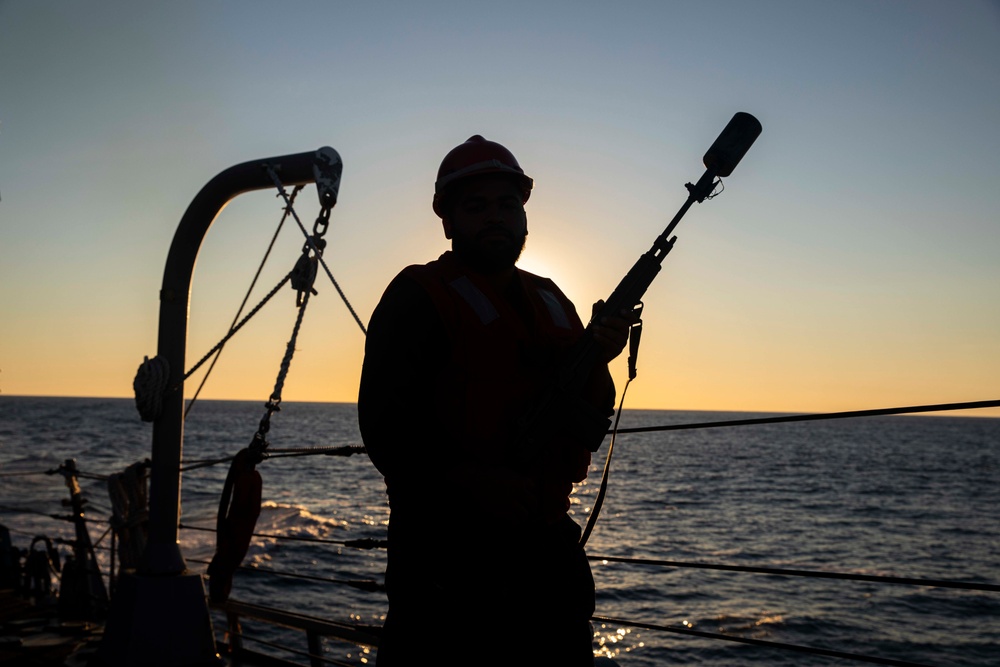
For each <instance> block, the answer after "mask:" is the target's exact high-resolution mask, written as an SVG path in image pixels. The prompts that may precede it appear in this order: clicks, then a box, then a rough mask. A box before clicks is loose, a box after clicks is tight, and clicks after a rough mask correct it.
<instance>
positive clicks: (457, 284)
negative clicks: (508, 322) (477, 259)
mask: <svg viewBox="0 0 1000 667" xmlns="http://www.w3.org/2000/svg"><path fill="white" fill-rule="evenodd" d="M448 286H449V287H451V288H452V289H453V290H455V291H456V292H458V294H459V296H461V297H462V298H463V299H465V302H466V303H468V304H469V305H470V306H472V310H474V311H475V312H476V315H477V316H478V317H479V321H480V322H482V323H483V324H489V323H490V322H492V321H493V320H495V319H496V318H498V317H500V313H498V312H497V309H496V308H495V307H494V306H493V303H492V302H490V300H489V298H488V297H487V296H486V295H485V294H483V293H482V292H481V291H479V288H478V287H476V286H475V285H473V284H472V281H471V280H469V278H468V277H467V276H459V277H458V278H455V279H454V280H452V281H451V282H450V283H448ZM550 308H551V307H550Z"/></svg>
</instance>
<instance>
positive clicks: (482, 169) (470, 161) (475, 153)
mask: <svg viewBox="0 0 1000 667" xmlns="http://www.w3.org/2000/svg"><path fill="white" fill-rule="evenodd" d="M483 174H510V175H512V176H514V177H515V180H516V182H517V184H518V185H519V186H520V188H521V202H522V203H524V202H526V201H528V197H529V196H530V195H531V186H532V180H531V179H530V178H528V177H527V176H525V175H524V170H523V169H521V165H519V164H518V163H517V159H516V158H515V157H514V154H513V153H511V152H510V151H509V150H507V149H506V148H504V147H503V146H501V145H500V144H498V143H496V142H495V141H487V140H486V139H484V138H483V137H482V136H481V135H478V134H475V135H473V136H471V137H469V138H468V139H467V140H466V141H465V143H463V144H459V145H458V146H456V147H455V148H453V149H451V151H449V152H448V154H447V155H445V156H444V159H443V160H442V161H441V166H440V167H439V168H438V174H437V181H436V182H435V183H434V212H435V213H437V214H438V216H439V217H444V216H443V215H442V211H441V201H442V200H443V198H444V193H445V191H446V190H447V189H448V187H449V186H451V185H453V184H455V183H456V182H458V181H461V180H463V179H465V178H468V177H470V176H480V175H483Z"/></svg>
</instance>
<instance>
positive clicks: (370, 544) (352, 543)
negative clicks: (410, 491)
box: [178, 523, 388, 549]
mask: <svg viewBox="0 0 1000 667" xmlns="http://www.w3.org/2000/svg"><path fill="white" fill-rule="evenodd" d="M178 526H179V527H180V528H184V529H186V530H202V531H205V532H209V533H214V532H215V528H206V527H205V526H190V525H188V524H186V523H181V524H178ZM253 536H254V537H263V538H267V539H272V540H286V541H289V542H312V543H313V544H336V545H339V546H345V547H352V548H354V549H384V548H385V547H386V546H387V545H388V542H387V541H386V540H376V539H374V538H371V537H364V538H361V539H356V540H328V539H324V538H322V537H296V536H293V535H272V534H269V533H253Z"/></svg>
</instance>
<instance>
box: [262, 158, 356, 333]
mask: <svg viewBox="0 0 1000 667" xmlns="http://www.w3.org/2000/svg"><path fill="white" fill-rule="evenodd" d="M267 173H268V174H269V175H270V176H271V180H272V181H274V187H276V188H277V189H278V193H279V194H280V195H281V196H282V197H284V198H285V201H286V202H287V201H288V195H287V194H285V187H284V186H283V185H282V184H281V181H280V180H279V179H278V175H277V174H276V173H274V170H273V169H271V167H270V165H268V166H267ZM288 206H289V209H290V210H291V213H292V218H293V219H294V220H295V224H297V225H298V226H299V229H300V230H302V235H303V236H305V238H306V243H308V244H309V247H310V248H311V249H312V251H313V253H315V255H316V257H317V259H319V263H320V265H321V266H322V267H323V270H324V271H326V275H327V277H328V278H329V279H330V282H331V283H333V286H334V288H335V289H336V290H337V293H338V294H340V298H341V300H342V301H343V302H344V305H345V306H347V310H348V311H350V313H351V316H352V317H353V318H354V321H355V322H357V323H358V326H359V327H360V328H361V333H363V334H364V335H366V336H367V335H368V330H367V329H365V325H364V323H363V322H362V321H361V318H360V317H358V314H357V313H356V312H354V307H353V306H352V305H351V302H350V301H348V299H347V295H346V294H344V290H342V289H340V284H339V283H338V282H337V280H336V278H334V277H333V274H332V273H331V272H330V267H328V266H327V265H326V260H325V259H323V253H322V252H321V251H320V250H319V248H317V247H316V244H315V242H314V241H313V238H312V235H311V234H309V232H308V231H307V230H306V227H305V225H303V224H302V221H301V220H299V215H298V213H296V212H295V209H294V208H292V207H291V206H292V205H291V203H289V204H288Z"/></svg>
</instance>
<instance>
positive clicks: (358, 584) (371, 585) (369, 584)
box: [188, 558, 385, 593]
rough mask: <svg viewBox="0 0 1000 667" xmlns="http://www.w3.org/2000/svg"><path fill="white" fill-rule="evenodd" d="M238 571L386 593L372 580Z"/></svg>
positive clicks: (249, 569) (247, 569) (268, 570)
mask: <svg viewBox="0 0 1000 667" xmlns="http://www.w3.org/2000/svg"><path fill="white" fill-rule="evenodd" d="M188 561H189V562H192V563H202V564H208V561H204V560H199V559H197V558H189V559H188ZM236 569H237V570H242V571H244V572H256V573H258V574H271V575H274V576H276V577H287V578H289V579H303V580H306V581H320V582H323V583H326V584H341V585H344V586H351V587H353V588H357V589H360V590H363V591H368V592H370V593H375V592H378V591H384V590H385V586H384V585H382V584H379V583H378V582H377V581H374V580H372V579H331V578H330V577H317V576H314V575H310V574H297V573H295V572H287V571H283V570H274V569H271V568H262V567H249V566H247V565H240V566H239V567H237V568H236Z"/></svg>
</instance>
